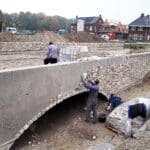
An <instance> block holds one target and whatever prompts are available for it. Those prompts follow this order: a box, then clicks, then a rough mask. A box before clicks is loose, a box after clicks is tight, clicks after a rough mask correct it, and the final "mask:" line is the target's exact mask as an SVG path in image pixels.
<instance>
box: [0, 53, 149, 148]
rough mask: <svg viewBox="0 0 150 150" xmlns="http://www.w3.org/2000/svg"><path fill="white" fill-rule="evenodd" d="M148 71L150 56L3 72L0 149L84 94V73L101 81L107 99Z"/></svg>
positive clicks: (1, 80)
mask: <svg viewBox="0 0 150 150" xmlns="http://www.w3.org/2000/svg"><path fill="white" fill-rule="evenodd" d="M149 71H150V53H144V54H134V55H128V56H119V57H111V58H109V57H108V58H98V59H96V60H94V59H91V60H87V61H74V62H71V63H58V64H54V65H47V66H43V65H41V66H37V67H28V68H21V69H12V70H6V71H0V145H1V146H0V149H4V147H5V146H8V144H10V145H11V144H12V143H13V142H14V140H16V139H17V138H19V136H20V135H21V134H22V133H23V132H24V131H25V130H26V129H27V128H28V127H29V126H30V125H31V124H32V123H33V122H34V121H36V120H37V119H38V118H39V117H40V116H42V115H43V114H44V113H45V112H46V111H48V110H49V109H51V108H52V107H54V106H55V105H56V104H58V103H60V102H62V101H63V100H64V99H65V98H69V97H71V96H73V95H76V94H79V93H82V92H84V91H85V88H84V87H83V86H82V83H81V80H80V76H81V74H82V73H84V72H87V73H88V75H89V77H90V78H91V79H95V78H98V79H99V80H100V92H102V93H103V94H104V95H106V96H107V95H109V94H110V93H112V92H113V93H116V92H117V91H119V90H121V89H124V88H126V87H128V86H130V85H133V84H135V83H136V82H138V81H140V80H141V79H142V78H143V77H144V76H145V75H146V74H147V73H148V72H149ZM6 149H8V147H7V148H6Z"/></svg>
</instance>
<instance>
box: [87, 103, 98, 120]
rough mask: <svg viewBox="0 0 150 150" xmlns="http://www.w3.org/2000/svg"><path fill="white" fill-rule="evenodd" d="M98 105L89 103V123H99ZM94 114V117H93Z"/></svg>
mask: <svg viewBox="0 0 150 150" xmlns="http://www.w3.org/2000/svg"><path fill="white" fill-rule="evenodd" d="M96 109H97V104H96V103H92V102H91V103H87V110H86V120H87V121H93V122H96V121H97V111H96ZM91 112H92V116H91Z"/></svg>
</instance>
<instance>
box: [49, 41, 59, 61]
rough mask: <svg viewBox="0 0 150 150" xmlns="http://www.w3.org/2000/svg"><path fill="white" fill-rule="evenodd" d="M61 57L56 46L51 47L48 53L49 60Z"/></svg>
mask: <svg viewBox="0 0 150 150" xmlns="http://www.w3.org/2000/svg"><path fill="white" fill-rule="evenodd" d="M58 56H59V49H58V48H57V46H55V45H53V44H52V45H49V46H48V51H47V57H48V58H56V59H57V58H58Z"/></svg>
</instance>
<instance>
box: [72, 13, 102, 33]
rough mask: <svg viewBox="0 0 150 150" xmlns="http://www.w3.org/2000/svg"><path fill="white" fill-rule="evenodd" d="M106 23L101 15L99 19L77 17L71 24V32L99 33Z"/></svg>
mask: <svg viewBox="0 0 150 150" xmlns="http://www.w3.org/2000/svg"><path fill="white" fill-rule="evenodd" d="M103 23H104V21H103V19H102V17H101V15H99V16H98V17H78V16H77V17H76V18H75V19H74V20H73V22H72V23H71V24H70V31H71V32H72V33H73V32H79V31H83V32H91V33H95V34H96V33H98V32H99V31H100V29H101V27H102V25H103Z"/></svg>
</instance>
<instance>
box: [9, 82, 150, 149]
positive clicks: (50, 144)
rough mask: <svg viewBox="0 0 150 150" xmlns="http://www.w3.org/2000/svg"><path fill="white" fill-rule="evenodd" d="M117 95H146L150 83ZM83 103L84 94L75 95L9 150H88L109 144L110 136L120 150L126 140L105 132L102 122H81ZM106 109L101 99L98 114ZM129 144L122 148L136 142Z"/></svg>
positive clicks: (149, 93)
mask: <svg viewBox="0 0 150 150" xmlns="http://www.w3.org/2000/svg"><path fill="white" fill-rule="evenodd" d="M118 95H120V96H121V97H122V99H123V101H127V100H130V99H132V98H135V97H138V96H149V95H150V81H147V82H144V83H141V84H138V86H134V87H131V88H128V89H126V90H124V91H122V92H119V93H118ZM85 100H86V94H82V95H79V96H75V97H72V98H71V99H68V101H66V102H64V103H62V104H60V105H58V106H56V107H55V108H54V109H52V110H50V111H49V112H47V113H46V114H45V115H44V116H43V117H41V118H40V119H39V120H38V121H37V122H36V123H35V125H32V127H31V129H30V130H28V131H26V132H25V134H24V135H23V136H22V137H21V138H20V139H19V140H18V141H17V142H16V143H15V144H14V146H13V147H12V150H88V149H89V147H91V146H93V145H96V144H101V143H106V142H108V141H109V139H110V138H112V137H113V136H114V138H113V140H112V143H113V145H114V146H115V147H116V149H118V147H119V146H120V145H121V146H120V147H121V148H123V145H122V144H123V143H124V142H125V141H126V139H125V138H124V137H123V136H121V135H118V134H116V133H114V132H112V131H111V130H109V129H107V128H106V127H105V124H104V123H100V122H98V123H96V124H92V123H86V122H85V121H84V118H85V109H84V107H85ZM105 106H106V102H105V101H102V100H101V99H100V101H99V107H98V112H104V111H105ZM129 141H131V140H129ZM132 141H133V144H131V145H130V146H129V147H128V146H126V147H124V148H123V149H126V150H132V149H133V146H134V145H135V143H136V142H135V141H134V140H132ZM119 149H120V148H119Z"/></svg>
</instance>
